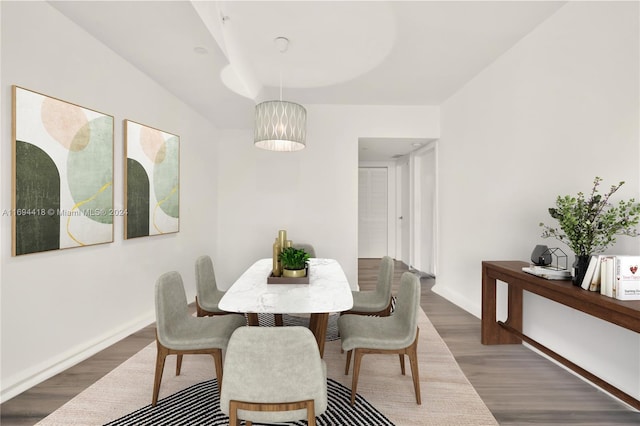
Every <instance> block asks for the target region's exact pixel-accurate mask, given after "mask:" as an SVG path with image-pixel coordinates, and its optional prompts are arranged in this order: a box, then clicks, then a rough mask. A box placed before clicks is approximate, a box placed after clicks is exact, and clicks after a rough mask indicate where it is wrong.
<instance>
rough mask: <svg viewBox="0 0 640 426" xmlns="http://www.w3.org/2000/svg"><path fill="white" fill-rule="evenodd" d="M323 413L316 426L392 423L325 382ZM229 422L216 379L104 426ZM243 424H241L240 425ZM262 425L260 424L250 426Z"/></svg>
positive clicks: (220, 424)
mask: <svg viewBox="0 0 640 426" xmlns="http://www.w3.org/2000/svg"><path fill="white" fill-rule="evenodd" d="M327 398H328V406H327V410H326V411H325V412H324V413H322V414H321V415H319V416H317V417H316V424H317V425H318V426H351V425H354V426H355V425H366V426H369V425H375V426H387V425H393V423H392V422H391V421H390V420H389V419H387V418H386V417H385V416H384V415H383V414H382V413H380V412H379V411H378V410H376V409H375V407H373V406H372V405H371V404H369V403H368V402H367V400H365V399H364V398H362V397H361V396H360V395H356V401H355V404H354V405H353V406H351V390H350V389H348V388H347V387H345V386H343V385H341V384H340V383H338V382H336V381H334V380H332V379H327ZM228 424H229V418H228V417H227V416H226V415H224V414H223V413H222V412H221V411H220V395H219V394H218V385H217V382H216V379H213V380H207V381H206V382H202V383H198V384H196V385H193V386H190V387H188V388H186V389H184V390H182V391H180V392H177V393H175V394H173V395H170V396H168V397H166V398H163V399H161V400H160V401H158V404H157V405H156V406H155V407H152V406H151V405H147V406H145V407H143V408H140V409H138V410H136V411H134V412H132V413H130V414H127V415H126V416H123V417H121V418H119V419H116V420H113V421H112V422H109V423H107V424H106V425H105V426H134V425H135V426H147V425H148V426H152V425H153V426H156V425H163V426H178V425H181V426H185V425H207V426H223V425H224V426H226V425H228ZM243 424H244V423H243ZM277 424H278V425H296V426H298V425H299V426H303V425H306V424H307V422H306V421H298V422H293V423H277ZM254 425H262V423H254Z"/></svg>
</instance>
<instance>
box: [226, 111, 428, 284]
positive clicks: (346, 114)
mask: <svg viewBox="0 0 640 426" xmlns="http://www.w3.org/2000/svg"><path fill="white" fill-rule="evenodd" d="M305 106H306V108H307V117H308V122H307V147H306V148H305V149H303V150H302V151H298V152H292V153H278V152H270V151H264V150H260V149H257V148H255V147H254V146H253V139H252V138H253V134H252V132H248V131H247V132H242V131H225V132H223V136H222V138H221V145H220V149H221V151H223V152H224V161H223V162H221V164H220V168H219V175H218V177H219V187H218V192H219V204H218V207H219V219H220V221H219V226H218V241H220V242H222V244H223V247H221V252H222V253H223V254H224V258H221V259H220V261H221V262H224V270H221V269H220V268H218V269H217V270H216V273H217V274H218V275H217V277H218V279H219V285H220V287H223V288H226V287H228V286H230V285H231V284H232V283H233V281H234V280H235V279H236V278H238V276H240V274H241V273H242V272H243V271H244V270H245V269H246V268H247V267H248V266H249V265H250V264H251V263H253V262H254V261H255V260H257V259H259V258H261V257H270V255H271V251H270V250H271V244H273V241H274V238H275V237H276V235H277V232H278V230H279V229H286V230H287V235H288V237H289V238H290V239H292V240H293V241H294V242H296V241H297V242H306V243H310V244H313V245H314V247H315V249H316V253H317V255H318V257H329V258H334V259H337V260H338V261H339V262H340V264H341V265H342V267H343V268H344V270H345V273H346V274H347V278H348V280H349V282H350V283H351V286H352V287H353V288H357V282H358V280H357V278H358V276H357V273H358V269H357V267H358V263H357V256H358V238H357V236H358V234H357V231H358V230H357V226H358V138H360V137H376V138H378V137H380V138H383V137H397V138H437V137H438V136H439V109H438V108H437V107H428V106H416V107H411V106H410V107H392V106H390V107H384V106H328V105H305ZM218 271H220V272H219V273H218Z"/></svg>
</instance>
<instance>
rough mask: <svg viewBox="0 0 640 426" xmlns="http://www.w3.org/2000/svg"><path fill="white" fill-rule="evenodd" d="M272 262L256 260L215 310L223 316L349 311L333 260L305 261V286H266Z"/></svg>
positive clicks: (340, 275)
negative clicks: (306, 281)
mask: <svg viewBox="0 0 640 426" xmlns="http://www.w3.org/2000/svg"><path fill="white" fill-rule="evenodd" d="M272 266H273V264H272V260H271V258H268V259H260V260H258V261H257V262H256V263H254V264H253V265H251V267H249V269H247V270H246V271H245V273H244V274H242V275H241V276H240V278H238V279H237V280H236V282H235V283H233V285H232V286H231V288H229V290H227V291H226V292H225V294H224V296H223V297H222V299H221V300H220V303H219V304H218V307H219V308H220V309H222V310H224V311H227V312H250V313H275V314H292V313H328V312H342V311H348V310H349V309H351V308H352V307H353V297H352V296H351V287H350V286H349V282H348V281H347V277H346V275H345V274H344V271H343V270H342V267H341V266H340V264H339V263H338V262H337V261H336V260H334V259H318V258H311V259H309V271H310V272H309V274H310V275H309V284H267V277H268V276H269V274H270V273H271V268H272Z"/></svg>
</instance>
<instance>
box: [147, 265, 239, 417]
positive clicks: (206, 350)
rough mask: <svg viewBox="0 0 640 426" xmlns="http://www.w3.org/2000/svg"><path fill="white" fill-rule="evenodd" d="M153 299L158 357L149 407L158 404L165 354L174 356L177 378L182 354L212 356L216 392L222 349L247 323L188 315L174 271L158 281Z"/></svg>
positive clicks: (236, 318)
mask: <svg viewBox="0 0 640 426" xmlns="http://www.w3.org/2000/svg"><path fill="white" fill-rule="evenodd" d="M155 298H156V301H155V303H156V342H157V346H158V354H157V357H156V372H155V379H154V383H153V397H152V399H151V405H152V406H155V405H156V404H157V402H158V393H159V392H160V383H161V382H162V372H163V371H164V362H165V359H166V357H167V356H168V355H177V362H176V376H179V375H180V369H181V368H182V356H183V355H185V354H210V355H212V356H213V359H214V361H215V367H216V377H217V379H218V389H219V388H220V383H221V382H222V349H225V348H226V347H227V343H228V341H229V337H230V336H231V334H232V333H233V332H234V330H235V329H236V328H238V327H241V326H244V325H245V324H246V321H245V319H244V317H243V316H242V315H237V314H229V315H225V316H220V317H216V318H211V317H205V318H198V317H194V316H191V315H189V308H188V306H187V296H186V294H185V291H184V284H183V282H182V277H181V276H180V274H179V273H178V272H175V271H174V272H167V273H165V274H163V275H161V276H160V278H158V280H157V281H156V289H155Z"/></svg>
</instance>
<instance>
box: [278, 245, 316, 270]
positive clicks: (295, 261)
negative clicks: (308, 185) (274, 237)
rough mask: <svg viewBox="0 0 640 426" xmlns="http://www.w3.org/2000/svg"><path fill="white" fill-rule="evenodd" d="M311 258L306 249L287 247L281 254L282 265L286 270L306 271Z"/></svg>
mask: <svg viewBox="0 0 640 426" xmlns="http://www.w3.org/2000/svg"><path fill="white" fill-rule="evenodd" d="M309 257H310V256H309V254H308V253H307V252H306V251H304V249H297V248H294V247H287V248H285V249H284V250H282V252H281V253H280V263H282V267H283V268H284V269H304V268H305V267H306V265H307V261H308V260H309Z"/></svg>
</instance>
